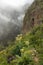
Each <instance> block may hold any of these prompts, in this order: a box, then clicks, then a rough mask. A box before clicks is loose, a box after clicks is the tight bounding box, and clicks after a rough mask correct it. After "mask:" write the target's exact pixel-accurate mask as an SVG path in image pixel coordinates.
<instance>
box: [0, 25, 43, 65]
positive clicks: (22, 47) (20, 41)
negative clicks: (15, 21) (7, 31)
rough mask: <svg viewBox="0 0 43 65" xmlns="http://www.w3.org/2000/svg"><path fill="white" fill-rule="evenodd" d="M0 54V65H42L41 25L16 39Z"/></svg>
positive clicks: (42, 37)
mask: <svg viewBox="0 0 43 65" xmlns="http://www.w3.org/2000/svg"><path fill="white" fill-rule="evenodd" d="M12 43H13V45H9V47H8V48H6V49H5V50H3V51H1V52H0V65H43V25H40V26H37V27H34V29H33V30H32V31H31V32H29V33H26V34H25V35H23V34H20V35H18V36H17V37H16V41H15V42H14V41H13V42H12Z"/></svg>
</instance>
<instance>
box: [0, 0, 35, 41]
mask: <svg viewBox="0 0 43 65" xmlns="http://www.w3.org/2000/svg"><path fill="white" fill-rule="evenodd" d="M33 1H34V0H0V39H1V40H2V38H3V39H4V38H6V36H7V38H8V37H10V38H11V36H12V37H13V36H14V37H15V36H16V35H17V34H18V33H20V32H21V29H22V25H23V18H24V16H25V11H26V9H27V8H28V7H29V6H30V5H31V4H32V2H33ZM12 34H13V35H12Z"/></svg>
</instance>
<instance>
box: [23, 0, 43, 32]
mask: <svg viewBox="0 0 43 65" xmlns="http://www.w3.org/2000/svg"><path fill="white" fill-rule="evenodd" d="M42 23H43V0H35V1H34V2H33V4H32V5H31V6H30V7H29V8H28V10H27V12H26V14H25V17H24V20H23V32H24V33H26V32H27V31H30V30H31V29H32V28H33V27H34V26H37V25H40V24H42Z"/></svg>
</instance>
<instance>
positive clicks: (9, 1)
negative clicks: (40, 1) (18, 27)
mask: <svg viewBox="0 0 43 65" xmlns="http://www.w3.org/2000/svg"><path fill="white" fill-rule="evenodd" d="M33 1H34V0H0V4H1V5H2V6H7V5H10V6H13V7H15V8H18V7H21V6H23V5H25V4H26V3H30V4H31V3H32V2H33Z"/></svg>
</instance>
